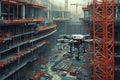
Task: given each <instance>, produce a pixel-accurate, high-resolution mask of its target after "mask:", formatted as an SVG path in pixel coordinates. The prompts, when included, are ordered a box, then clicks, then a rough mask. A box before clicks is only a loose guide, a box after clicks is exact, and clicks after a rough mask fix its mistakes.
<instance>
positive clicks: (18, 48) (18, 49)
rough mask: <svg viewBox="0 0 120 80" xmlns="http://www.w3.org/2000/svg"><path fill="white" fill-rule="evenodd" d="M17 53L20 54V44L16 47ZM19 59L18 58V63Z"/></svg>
mask: <svg viewBox="0 0 120 80" xmlns="http://www.w3.org/2000/svg"><path fill="white" fill-rule="evenodd" d="M17 53H18V55H19V54H20V46H18V47H17ZM19 62H20V60H18V64H19Z"/></svg>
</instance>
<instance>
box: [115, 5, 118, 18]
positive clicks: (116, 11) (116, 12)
mask: <svg viewBox="0 0 120 80" xmlns="http://www.w3.org/2000/svg"><path fill="white" fill-rule="evenodd" d="M115 9H116V10H115V19H117V18H118V6H116V7H115Z"/></svg>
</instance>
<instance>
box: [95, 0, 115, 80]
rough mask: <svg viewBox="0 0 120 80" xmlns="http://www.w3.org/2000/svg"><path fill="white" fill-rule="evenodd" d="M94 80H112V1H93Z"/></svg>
mask: <svg viewBox="0 0 120 80" xmlns="http://www.w3.org/2000/svg"><path fill="white" fill-rule="evenodd" d="M93 31H94V80H114V0H93Z"/></svg>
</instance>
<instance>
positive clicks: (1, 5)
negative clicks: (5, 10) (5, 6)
mask: <svg viewBox="0 0 120 80" xmlns="http://www.w3.org/2000/svg"><path fill="white" fill-rule="evenodd" d="M1 7H2V5H1V1H0V16H1Z"/></svg>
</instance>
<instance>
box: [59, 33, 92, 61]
mask: <svg viewBox="0 0 120 80" xmlns="http://www.w3.org/2000/svg"><path fill="white" fill-rule="evenodd" d="M60 37H61V38H59V39H57V42H60V43H68V44H69V45H70V51H69V53H70V54H71V53H72V48H73V47H75V48H77V50H78V53H77V56H76V59H77V60H80V53H81V52H80V49H82V50H83V53H85V47H84V43H91V42H93V39H88V37H90V34H86V35H82V34H72V35H66V34H63V35H60Z"/></svg>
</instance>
